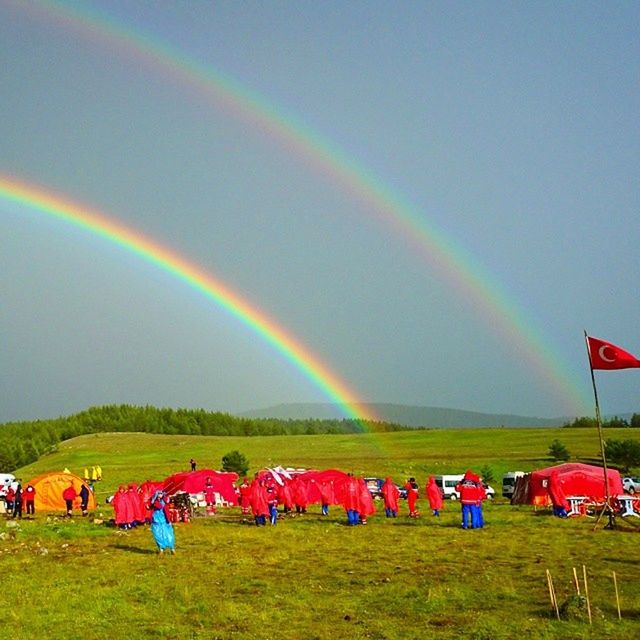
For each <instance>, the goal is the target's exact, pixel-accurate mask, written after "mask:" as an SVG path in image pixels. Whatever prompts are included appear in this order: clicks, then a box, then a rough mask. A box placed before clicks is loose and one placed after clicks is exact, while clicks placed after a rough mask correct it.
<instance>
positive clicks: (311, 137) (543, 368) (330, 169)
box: [17, 0, 591, 414]
mask: <svg viewBox="0 0 640 640" xmlns="http://www.w3.org/2000/svg"><path fill="white" fill-rule="evenodd" d="M17 6H18V7H19V9H20V10H24V11H30V12H31V13H32V14H34V15H37V14H38V13H40V14H41V15H42V16H44V18H45V19H46V20H47V21H49V22H52V23H57V24H58V25H59V26H60V27H61V28H64V29H67V30H72V31H75V32H76V33H77V34H79V35H80V36H82V37H88V38H90V39H91V41H92V42H101V43H103V44H104V45H106V46H107V47H109V48H110V49H111V50H112V51H114V52H117V55H124V56H125V57H127V58H133V59H135V60H136V61H138V62H139V63H140V64H143V65H146V66H148V67H150V68H152V69H153V70H154V71H155V72H160V73H164V74H165V75H166V76H167V77H168V78H169V79H171V80H172V81H174V82H176V83H178V84H180V85H182V86H186V87H188V88H190V89H195V90H196V91H197V92H198V94H199V95H200V96H201V97H202V98H205V99H207V100H210V101H211V103H212V104H213V105H214V106H215V107H216V109H218V110H220V109H222V110H224V111H226V112H228V113H229V114H230V115H231V116H232V117H234V118H239V119H241V120H243V121H245V122H248V123H250V124H251V125H252V126H253V127H255V128H256V129H257V130H259V131H262V132H263V133H265V134H266V135H268V136H270V137H271V138H272V139H273V140H274V141H275V142H276V143H277V144H279V145H281V146H282V147H283V148H284V149H285V150H286V151H287V152H289V153H291V154H293V155H295V156H297V157H301V158H304V160H305V162H306V163H307V164H308V165H310V166H311V167H312V168H313V169H314V170H317V171H318V172H320V173H321V174H322V175H324V176H325V177H326V178H327V179H328V180H330V181H332V182H333V183H335V184H337V185H339V186H340V187H341V188H342V189H343V190H344V191H346V192H347V193H349V194H350V195H351V196H352V197H354V198H355V199H356V200H357V201H359V202H360V203H362V204H363V205H364V207H363V210H366V211H367V212H368V213H369V214H370V215H371V216H373V217H375V218H377V219H378V220H380V221H381V222H383V223H384V224H385V225H387V226H390V227H391V228H392V229H393V230H394V232H395V233H398V234H400V235H401V236H403V237H404V238H405V240H406V242H407V243H408V245H409V246H410V247H412V248H413V249H414V250H415V251H416V252H417V254H418V255H419V256H420V257H421V259H423V260H425V261H426V262H427V263H428V264H429V265H430V267H431V268H434V269H436V270H437V271H438V272H439V273H440V274H442V276H443V278H444V279H445V280H446V282H447V284H448V286H450V287H451V289H452V290H455V292H456V293H457V295H459V296H460V298H462V299H464V300H465V301H466V302H467V303H468V304H471V305H472V306H473V307H474V308H475V309H476V310H477V312H478V314H479V315H480V316H481V317H483V319H484V320H485V321H486V323H487V326H488V327H489V328H490V329H491V330H492V331H493V332H494V333H495V334H496V335H497V336H498V337H499V338H500V339H501V340H502V341H503V342H505V343H508V344H511V345H512V347H513V351H514V353H515V354H516V355H517V357H518V358H519V359H520V360H521V361H522V362H523V363H526V364H527V365H528V366H529V367H530V369H531V370H532V371H533V372H535V374H536V375H537V377H538V379H539V380H540V381H541V382H543V383H544V384H545V385H546V386H547V387H548V388H549V390H550V392H552V393H554V394H555V395H557V397H558V399H560V400H561V401H562V402H563V404H564V405H565V406H566V407H567V410H568V411H569V412H572V413H574V414H580V413H581V412H583V411H585V410H587V408H588V407H590V404H591V400H590V398H589V396H588V393H587V389H586V388H585V386H584V384H582V383H581V382H579V381H578V378H577V377H576V374H575V372H574V371H572V370H571V368H570V367H569V366H568V364H567V363H565V362H563V361H562V360H561V358H560V356H559V352H558V350H557V349H555V348H554V346H553V344H552V342H551V340H549V338H547V337H546V336H544V335H543V334H542V333H541V331H540V330H539V329H538V328H537V327H535V326H534V324H533V323H532V322H531V321H530V320H529V319H528V316H527V317H525V314H524V312H523V311H522V310H521V309H519V308H518V306H517V305H516V304H515V302H514V301H512V300H511V298H510V296H509V295H508V293H507V292H506V291H505V290H504V288H503V287H502V286H501V285H500V283H499V282H498V281H497V280H496V278H495V277H494V276H493V275H492V274H490V273H489V272H488V271H487V270H486V269H485V268H484V267H483V266H482V265H480V264H479V263H478V262H477V260H475V259H474V258H473V257H472V256H471V255H470V254H468V253H467V252H465V251H464V250H463V249H462V248H461V247H460V246H458V245H457V244H456V243H455V242H454V241H453V239H451V238H449V237H447V235H446V234H445V233H444V232H443V231H442V230H441V229H439V228H438V227H437V226H436V225H435V224H433V223H432V222H431V221H429V220H428V219H427V218H426V217H425V214H424V212H422V211H420V210H418V209H417V208H416V207H415V206H414V205H413V204H412V203H410V202H408V201H407V200H406V199H404V198H403V197H401V196H400V195H399V194H397V193H395V192H394V191H392V190H391V189H389V188H388V187H386V186H385V185H384V183H383V182H382V181H381V180H380V179H378V178H377V177H376V176H374V175H373V174H372V173H371V172H369V171H368V170H366V169H365V168H364V167H363V166H361V165H359V164H358V163H357V162H356V161H354V160H353V159H351V158H349V157H348V156H347V155H346V154H345V153H344V152H343V151H342V150H341V149H339V148H338V147H337V146H336V145H334V144H332V143H330V142H329V141H328V140H326V139H323V138H322V137H321V136H320V135H318V134H317V133H316V132H315V131H313V130H312V129H310V128H309V127H307V126H305V125H304V124H303V123H302V122H301V121H299V119H297V118H295V117H293V116H292V115H291V114H286V113H284V112H283V111H282V110H281V109H276V108H275V107H274V106H273V105H271V104H270V103H269V102H268V101H267V100H265V99H264V98H263V97H262V96H260V95H259V94H257V93H256V92H253V91H251V90H249V89H248V88H246V87H244V86H242V85H241V84H240V83H239V82H237V81H236V80H234V79H233V78H231V77H229V76H228V75H225V74H223V73H221V72H219V71H217V70H215V69H212V68H209V67H205V66H204V65H202V64H200V63H198V62H197V61H195V60H193V59H192V58H190V57H188V56H187V55H185V54H184V53H183V52H181V51H180V50H178V49H176V48H174V47H171V46H169V45H168V44H166V43H164V42H161V41H160V40H159V39H158V38H154V37H153V36H150V35H148V34H145V33H142V32H140V31H138V30H134V29H132V28H129V27H127V26H125V25H122V24H120V23H118V22H116V21H114V20H113V19H112V18H111V17H109V16H107V15H105V14H102V13H98V11H97V10H94V9H89V8H87V7H86V6H85V7H78V6H77V5H74V6H70V5H68V4H66V3H63V2H55V1H52V0H40V1H39V2H37V3H20V4H19V5H17ZM528 315H531V314H528Z"/></svg>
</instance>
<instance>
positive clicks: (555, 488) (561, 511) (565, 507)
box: [547, 471, 570, 518]
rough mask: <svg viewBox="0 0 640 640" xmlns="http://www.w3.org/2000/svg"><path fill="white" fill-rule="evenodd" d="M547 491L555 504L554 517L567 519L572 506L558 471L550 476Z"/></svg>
mask: <svg viewBox="0 0 640 640" xmlns="http://www.w3.org/2000/svg"><path fill="white" fill-rule="evenodd" d="M547 491H548V492H549V497H550V498H551V502H552V503H553V515H554V516H558V517H559V518H566V517H567V513H568V511H569V509H570V505H569V501H568V500H567V496H566V494H565V492H564V489H563V488H562V481H561V480H560V476H559V475H558V472H557V471H554V472H552V473H551V475H550V476H549V480H548V482H547Z"/></svg>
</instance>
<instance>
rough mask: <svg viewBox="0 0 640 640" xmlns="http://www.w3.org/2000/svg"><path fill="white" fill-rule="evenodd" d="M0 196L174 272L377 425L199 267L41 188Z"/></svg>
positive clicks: (5, 185)
mask: <svg viewBox="0 0 640 640" xmlns="http://www.w3.org/2000/svg"><path fill="white" fill-rule="evenodd" d="M0 198H2V199H3V200H5V202H9V203H17V204H18V205H21V206H25V207H28V208H29V209H30V210H34V211H37V212H38V213H41V214H44V215H47V216H51V217H53V218H56V219H58V220H61V221H63V222H66V223H69V224H72V225H74V226H76V227H80V228H82V229H84V230H86V231H88V232H90V233H92V234H94V235H96V236H99V237H101V238H104V239H105V240H107V241H108V242H110V243H112V244H115V245H117V246H119V247H121V248H122V249H125V250H126V251H129V252H131V253H133V254H135V255H136V256H138V257H140V258H142V259H143V260H145V261H146V262H149V263H151V264H153V265H155V266H156V267H158V268H159V269H161V270H163V271H165V272H167V273H169V274H171V275H172V276H174V277H175V278H177V279H178V280H180V281H182V282H183V283H185V284H187V285H189V286H190V287H191V288H193V289H195V290H196V291H197V292H198V293H201V294H202V295H204V296H205V297H206V298H208V299H210V300H213V301H214V302H215V303H216V304H217V305H218V306H220V307H221V308H222V309H224V310H225V311H227V312H228V313H229V314H230V315H232V316H233V317H234V318H236V319H237V320H239V321H240V322H242V323H243V324H244V325H246V326H247V327H249V329H251V330H252V331H253V332H254V333H256V334H257V335H258V336H260V337H261V338H262V339H263V340H264V341H265V342H266V343H268V344H269V345H270V346H271V347H273V348H274V349H275V350H276V351H277V352H278V353H279V354H280V355H282V356H283V357H284V358H285V359H286V360H288V361H289V362H290V363H291V364H292V365H293V366H294V367H296V368H297V369H298V370H299V371H301V372H302V373H303V374H304V376H305V377H306V378H307V379H309V380H310V381H311V382H312V383H313V384H314V385H315V386H316V387H317V388H318V389H320V390H321V391H322V393H323V394H324V395H325V396H326V397H327V398H329V399H330V400H331V401H332V402H335V403H337V404H338V405H339V406H340V408H341V410H342V412H343V413H344V415H345V416H346V417H348V418H350V419H353V420H358V421H361V422H363V421H364V422H366V421H379V418H378V417H377V416H375V415H374V414H373V413H371V412H370V411H369V410H368V409H367V408H366V405H365V403H364V402H363V401H362V400H361V399H359V398H358V396H357V395H356V393H355V392H354V391H353V390H352V389H350V388H349V387H348V386H347V384H346V383H345V382H343V381H342V380H340V378H339V377H338V376H337V375H336V374H335V373H334V372H332V371H331V370H330V369H329V368H328V367H327V366H326V365H325V364H323V363H322V362H321V361H320V360H319V358H318V357H316V356H315V355H314V354H312V353H311V351H310V350H309V349H308V348H306V347H305V346H304V345H302V344H301V343H300V342H299V341H298V340H297V339H296V338H295V337H294V336H293V335H291V333H290V332H288V331H285V329H283V328H282V327H281V326H279V325H278V324H277V323H276V322H275V321H274V320H272V319H270V318H269V317H267V315H266V314H265V313H264V312H263V311H261V310H259V309H257V308H256V307H254V306H252V305H250V304H249V303H248V302H247V301H246V300H243V299H242V298H241V297H240V296H239V295H237V294H236V293H234V292H233V291H232V290H231V289H230V288H229V287H228V286H227V285H225V284H224V283H222V282H221V281H220V280H219V279H217V278H214V277H213V276H212V275H211V274H210V273H208V272H205V271H204V270H202V269H201V268H200V267H198V266H197V265H195V264H193V263H191V262H189V261H187V260H186V259H184V258H183V257H181V256H179V255H178V254H176V253H174V252H172V251H171V250H169V249H167V248H166V247H164V246H162V245H161V244H159V243H157V242H155V241H154V240H152V239H151V238H149V237H147V236H144V235H142V234H141V233H140V232H139V231H136V230H134V229H133V228H131V227H127V226H125V225H124V224H122V223H121V222H119V221H117V220H115V219H114V218H112V217H110V216H107V215H105V214H104V213H102V212H99V211H97V210H95V209H90V208H88V207H86V206H83V205H80V204H78V203H75V202H71V201H70V200H69V199H67V198H66V197H62V196H61V195H59V194H54V193H52V192H50V191H47V190H45V189H43V188H42V187H41V186H36V185H34V184H27V183H25V182H22V181H20V180H17V179H16V178H14V177H10V176H7V175H3V174H0ZM363 427H365V425H363Z"/></svg>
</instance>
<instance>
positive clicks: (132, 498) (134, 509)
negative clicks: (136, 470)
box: [127, 482, 147, 527]
mask: <svg viewBox="0 0 640 640" xmlns="http://www.w3.org/2000/svg"><path fill="white" fill-rule="evenodd" d="M127 497H128V500H129V502H130V504H131V514H132V515H131V524H132V525H133V526H135V527H137V526H138V525H139V524H144V521H145V519H146V517H147V514H146V513H145V511H146V509H145V506H144V503H143V499H142V492H141V491H139V490H138V485H137V484H136V483H135V482H131V483H130V484H129V488H128V489H127Z"/></svg>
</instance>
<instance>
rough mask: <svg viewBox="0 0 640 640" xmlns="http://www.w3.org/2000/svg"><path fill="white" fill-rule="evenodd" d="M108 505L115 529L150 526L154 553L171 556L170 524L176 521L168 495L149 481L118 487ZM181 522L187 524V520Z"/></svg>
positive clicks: (172, 543)
mask: <svg viewBox="0 0 640 640" xmlns="http://www.w3.org/2000/svg"><path fill="white" fill-rule="evenodd" d="M110 502H111V506H112V507H113V510H114V514H115V515H114V520H115V524H116V526H117V527H118V528H119V529H123V530H127V529H134V528H136V527H138V526H142V525H150V526H151V533H152V535H153V538H154V540H155V542H156V546H157V547H158V551H159V552H160V553H163V552H164V551H165V550H166V551H169V552H170V553H175V534H174V532H173V522H174V521H175V519H176V518H175V516H174V514H175V512H176V510H175V509H173V505H172V504H171V501H170V498H169V496H168V495H167V494H166V493H165V492H164V491H163V490H162V489H161V488H158V487H157V486H156V485H155V484H154V483H153V482H143V483H142V484H141V485H137V484H136V483H134V482H132V483H130V484H129V485H128V486H125V485H120V487H118V491H116V493H115V494H114V495H113V497H112V498H110ZM182 519H183V520H185V521H188V517H187V518H184V517H183V518H182Z"/></svg>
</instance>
